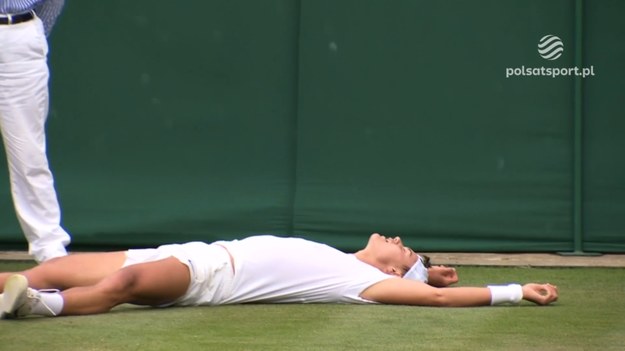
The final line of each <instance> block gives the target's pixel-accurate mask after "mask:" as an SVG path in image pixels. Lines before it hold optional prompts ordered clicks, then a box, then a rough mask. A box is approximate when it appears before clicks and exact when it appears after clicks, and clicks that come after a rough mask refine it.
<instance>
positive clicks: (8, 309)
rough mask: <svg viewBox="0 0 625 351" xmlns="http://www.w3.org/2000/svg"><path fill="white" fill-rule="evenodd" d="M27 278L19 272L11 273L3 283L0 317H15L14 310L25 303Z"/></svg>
mask: <svg viewBox="0 0 625 351" xmlns="http://www.w3.org/2000/svg"><path fill="white" fill-rule="evenodd" d="M27 290H28V279H26V277H25V276H23V275H20V274H13V275H12V276H10V277H9V279H7V280H6V282H5V283H4V294H3V296H2V310H0V318H2V319H7V318H11V317H13V318H14V317H17V316H16V315H15V312H17V310H18V309H19V308H20V307H21V306H22V305H24V304H25V303H26V300H27V299H28V296H27V294H26V291H27Z"/></svg>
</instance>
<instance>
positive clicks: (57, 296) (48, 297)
mask: <svg viewBox="0 0 625 351" xmlns="http://www.w3.org/2000/svg"><path fill="white" fill-rule="evenodd" d="M39 297H40V298H41V300H39V301H37V302H36V303H35V304H34V305H33V306H32V309H31V311H30V313H31V314H35V315H39V316H47V317H54V316H58V315H59V314H60V313H61V311H62V310H63V296H62V295H61V293H60V292H58V291H55V292H46V291H39Z"/></svg>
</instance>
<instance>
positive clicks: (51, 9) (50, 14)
mask: <svg viewBox="0 0 625 351" xmlns="http://www.w3.org/2000/svg"><path fill="white" fill-rule="evenodd" d="M64 4H65V0H0V14H16V13H23V12H28V11H30V10H35V13H36V14H37V17H39V18H41V21H42V22H43V27H44V28H45V30H46V35H48V34H50V31H52V27H53V26H54V23H55V22H56V18H57V17H58V16H59V15H60V14H61V10H62V9H63V5H64Z"/></svg>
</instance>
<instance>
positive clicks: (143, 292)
mask: <svg viewBox="0 0 625 351" xmlns="http://www.w3.org/2000/svg"><path fill="white" fill-rule="evenodd" d="M189 284H190V273H189V268H188V267H187V266H186V265H185V264H183V263H182V262H180V260H179V259H177V258H175V257H169V258H166V259H162V260H158V261H153V262H147V263H139V264H135V265H131V266H128V267H125V268H123V269H120V270H118V271H116V272H114V273H113V274H112V275H110V276H108V277H106V278H104V279H103V280H101V281H100V282H99V283H97V284H96V285H93V286H85V287H76V288H71V289H68V290H65V291H63V292H62V296H63V301H64V305H63V310H62V312H61V314H62V315H78V314H94V313H102V312H107V311H109V310H110V309H111V308H113V307H115V306H117V305H120V304H123V303H132V304H137V305H150V306H159V305H165V304H168V303H172V302H174V301H175V300H176V299H178V298H180V297H181V296H183V295H184V294H185V293H186V291H187V289H188V287H189Z"/></svg>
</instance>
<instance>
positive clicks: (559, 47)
mask: <svg viewBox="0 0 625 351" xmlns="http://www.w3.org/2000/svg"><path fill="white" fill-rule="evenodd" d="M563 51H564V43H562V40H560V38H558V37H556V36H555V35H551V34H550V35H545V36H544V37H542V38H541V39H540V41H539V42H538V53H539V54H540V56H542V58H544V59H545V60H555V59H557V58H558V57H560V56H562V52H563Z"/></svg>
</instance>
